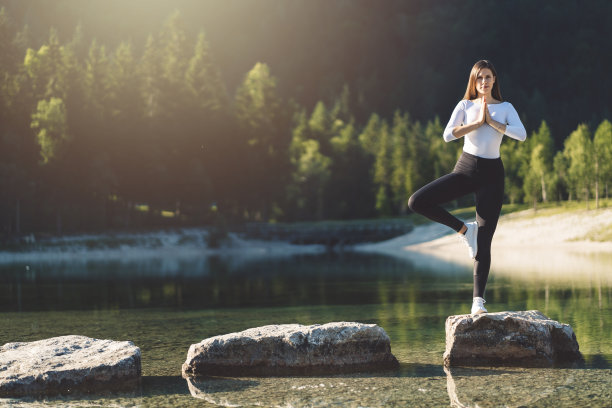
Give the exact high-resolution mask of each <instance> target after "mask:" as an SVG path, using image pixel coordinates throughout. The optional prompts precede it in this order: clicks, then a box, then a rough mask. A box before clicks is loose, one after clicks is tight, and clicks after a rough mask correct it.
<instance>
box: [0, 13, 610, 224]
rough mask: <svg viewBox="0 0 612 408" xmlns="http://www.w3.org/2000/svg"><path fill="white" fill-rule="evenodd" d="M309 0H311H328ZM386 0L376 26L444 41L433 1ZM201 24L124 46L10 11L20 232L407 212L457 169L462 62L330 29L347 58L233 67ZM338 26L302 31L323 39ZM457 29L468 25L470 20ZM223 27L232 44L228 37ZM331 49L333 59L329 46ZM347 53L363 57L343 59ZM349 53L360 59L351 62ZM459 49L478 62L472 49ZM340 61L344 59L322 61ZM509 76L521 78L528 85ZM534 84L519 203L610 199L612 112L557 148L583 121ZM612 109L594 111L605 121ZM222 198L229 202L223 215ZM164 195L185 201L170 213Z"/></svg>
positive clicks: (1, 16) (5, 164)
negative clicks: (419, 194)
mask: <svg viewBox="0 0 612 408" xmlns="http://www.w3.org/2000/svg"><path fill="white" fill-rule="evenodd" d="M298 3H299V2H298ZM298 3H296V4H297V5H295V6H294V7H295V10H299V9H301V8H304V7H306V8H309V7H314V8H315V9H316V7H318V6H310V5H306V3H303V4H302V3H299V4H298ZM279 7H280V6H279ZM381 7H383V8H385V9H386V10H387V11H388V12H389V13H391V14H389V16H388V17H390V18H385V19H381V20H380V21H379V20H377V19H378V18H379V17H376V18H375V20H376V21H373V22H372V24H374V25H375V26H376V24H381V25H380V26H377V27H378V28H380V29H382V28H385V29H386V26H390V27H394V28H393V30H395V31H394V34H393V35H394V36H397V38H398V39H399V40H398V41H400V42H402V41H405V42H406V44H404V45H406V47H407V50H408V52H415V53H419V52H423V50H421V49H420V47H426V46H427V44H429V45H432V44H435V43H436V41H438V40H436V39H435V38H433V37H427V38H426V39H425V40H424V41H425V43H423V45H418V44H416V43H414V42H413V41H412V38H413V36H411V35H410V30H411V28H410V27H421V26H422V27H428V26H429V24H431V23H430V22H428V21H430V20H428V19H426V20H419V19H416V20H415V18H416V16H417V14H419V13H416V12H414V11H411V10H409V9H408V8H405V7H407V6H403V5H400V3H397V4H395V3H394V4H392V5H386V6H381ZM454 7H458V8H461V7H460V6H454ZM502 8H503V7H502ZM341 9H342V7H341V6H339V5H331V6H329V11H330V13H332V15H336V16H337V17H338V18H339V20H338V21H339V22H347V24H346V25H343V24H341V23H339V25H336V24H334V25H330V27H332V26H334V27H335V26H337V27H336V28H337V29H340V28H339V27H344V28H342V30H346V32H345V33H346V34H347V37H345V38H349V37H350V38H353V37H354V38H353V39H356V40H359V41H362V40H364V38H365V37H363V35H364V33H365V32H369V31H364V27H363V26H362V25H361V23H355V21H360V20H359V19H358V18H357V17H358V15H359V13H361V12H363V10H361V9H360V8H359V7H355V8H353V9H351V10H352V11H351V13H339V10H341ZM400 9H401V10H400ZM424 9H426V10H425V11H423V13H424V15H425V16H426V17H427V18H429V19H430V18H433V17H437V18H440V19H442V20H444V19H445V18H447V17H445V14H444V13H442V9H446V8H445V7H439V8H438V7H437V6H436V7H434V6H426V7H424ZM291 10H294V9H293V8H292V7H289V8H287V10H286V12H287V13H289V15H290V14H291V13H293V12H294V11H295V10H294V11H291ZM342 10H345V9H342ZM394 10H395V11H394ZM398 10H400V11H401V12H400V11H398ZM345 11H346V10H345ZM395 12H400V14H397V15H396V14H393V13H395ZM334 13H339V14H334ZM352 13H356V14H354V15H353V14H352ZM415 13H416V14H415ZM345 14H346V15H345ZM393 16H395V17H397V18H395V17H393ZM400 17H401V18H400ZM266 18H268V17H266ZM270 18H271V17H270ZM266 21H270V20H266ZM383 21H384V24H383ZM432 21H433V20H432ZM416 22H418V24H417V25H416V26H415V25H414V23H416ZM348 23H351V24H348ZM189 24H191V23H188V22H187V21H186V20H184V19H183V18H182V17H181V14H180V13H178V12H176V13H172V14H171V15H170V16H169V17H168V18H167V19H166V20H165V21H164V23H163V24H162V25H161V27H160V29H159V30H158V32H153V33H152V34H150V35H148V37H146V41H145V37H141V38H140V39H138V38H136V39H135V40H134V41H132V39H131V38H130V39H129V40H128V39H124V41H121V39H118V40H119V41H115V40H113V43H112V44H117V45H116V46H114V48H113V49H111V48H108V46H107V44H111V43H110V42H108V41H105V40H104V39H103V38H99V39H98V40H92V39H91V37H87V35H89V34H88V33H90V31H89V30H90V29H91V27H88V26H87V25H85V27H86V29H84V28H83V27H82V26H80V25H79V26H76V28H75V29H74V31H73V34H72V37H71V38H68V39H67V41H65V42H64V41H62V38H64V37H62V35H59V34H58V31H56V30H54V29H51V30H48V31H47V27H36V28H35V29H34V36H33V35H32V32H31V31H30V29H28V28H27V27H26V26H24V27H22V28H21V29H20V30H19V31H17V30H18V28H17V27H15V25H14V23H13V22H12V21H11V20H10V16H9V14H8V13H7V12H6V11H5V10H3V9H0V52H1V54H2V55H3V58H2V60H1V61H0V90H1V92H0V107H1V108H2V109H0V187H1V188H2V191H3V196H2V199H0V210H1V211H3V213H4V214H9V215H7V216H6V217H5V218H3V221H2V223H1V225H0V227H2V230H3V231H17V230H21V229H23V228H21V225H22V224H23V223H22V222H21V221H19V220H18V218H19V217H23V218H24V219H25V220H26V221H25V224H23V225H26V227H25V229H26V230H47V231H51V230H57V231H59V230H62V229H63V230H74V229H79V228H87V229H91V228H123V227H128V228H130V227H140V226H154V225H168V224H169V223H171V224H173V225H176V224H181V223H187V224H192V225H193V224H199V223H208V224H210V223H212V222H213V221H214V219H215V217H217V216H223V217H224V219H227V222H228V224H229V223H234V222H242V221H245V220H262V221H266V220H280V221H282V220H287V221H289V220H295V219H301V220H316V219H351V218H368V217H373V216H377V215H378V216H395V215H404V214H406V213H407V212H408V210H407V208H406V200H407V198H408V197H409V196H410V195H411V194H412V193H414V191H416V190H417V189H418V188H420V187H421V186H423V185H424V184H426V183H428V182H430V181H432V180H434V179H435V178H438V177H440V176H442V175H444V174H446V173H448V172H450V171H452V168H453V165H454V163H455V161H456V159H457V157H458V155H459V154H460V152H461V147H462V144H463V141H462V140H459V141H454V142H451V143H446V142H444V140H443V139H442V133H443V130H444V126H443V125H444V122H443V120H444V118H445V115H443V116H442V121H441V120H440V118H439V117H438V116H434V114H435V113H436V112H446V111H448V108H449V106H450V105H452V103H451V102H452V101H450V102H449V98H451V99H452V98H456V96H452V95H451V94H449V95H447V96H444V97H442V98H440V97H438V95H437V94H436V92H435V90H436V88H435V87H437V86H441V87H442V88H443V89H446V90H447V89H452V86H456V83H457V82H458V81H459V80H461V81H463V80H464V79H465V78H457V77H454V76H452V75H447V74H448V72H451V70H450V68H449V70H448V71H447V70H446V69H447V68H444V69H442V68H441V70H440V71H439V72H438V71H437V70H426V71H424V70H423V69H422V68H421V66H428V65H427V64H428V62H431V59H427V58H425V59H423V60H422V62H420V64H421V65H420V66H419V68H418V69H417V68H415V67H414V66H413V65H410V64H413V62H410V61H409V59H406V61H403V60H402V62H401V63H397V64H384V63H381V62H380V61H382V60H385V59H388V58H391V57H392V56H391V54H392V53H389V52H388V49H386V48H385V47H384V46H381V44H391V43H392V42H385V41H382V42H380V43H378V44H375V43H376V41H375V40H373V39H369V38H368V39H367V41H365V42H363V41H362V42H359V44H361V45H363V47H365V49H367V50H369V51H367V52H369V53H370V54H363V53H361V52H358V53H355V52H353V51H354V50H351V49H349V48H346V49H345V48H344V47H343V46H342V44H341V43H334V44H330V50H331V52H332V53H334V55H336V54H338V56H339V57H340V58H338V56H336V57H335V59H334V60H333V61H334V63H333V64H329V62H330V61H331V60H330V61H327V62H326V63H321V61H317V60H316V58H315V59H313V60H312V61H311V60H308V64H307V66H308V69H304V62H302V63H301V65H300V66H299V68H300V69H299V70H297V69H296V70H295V72H299V78H295V77H294V78H293V79H291V78H292V77H291V75H294V74H293V73H292V72H293V70H292V69H289V68H287V67H288V66H287V65H283V64H284V63H285V62H286V63H292V62H291V61H292V58H287V55H291V54H290V53H285V54H284V55H283V61H282V63H281V62H279V61H278V60H276V59H275V58H276V56H274V55H268V56H267V59H266V62H265V63H264V62H258V63H256V64H255V65H254V66H253V67H252V69H250V70H249V71H248V72H246V73H241V72H240V71H239V70H240V69H241V68H240V67H241V66H242V67H244V66H248V65H245V64H242V65H241V64H239V63H238V62H236V64H235V65H232V69H228V67H227V64H228V61H229V60H230V59H231V58H229V57H228V55H231V53H230V51H228V48H223V47H222V48H221V49H222V50H223V52H222V53H221V58H219V61H220V62H221V63H222V64H225V65H219V64H218V63H217V59H215V58H214V54H213V50H212V48H213V47H211V44H209V37H208V36H207V35H205V34H204V31H203V30H201V29H197V30H191V29H190V28H191V27H189ZM329 29H332V28H329V27H328V28H325V27H323V28H321V30H320V31H321V32H323V31H326V30H329ZM334 29H335V28H334ZM211 30H213V31H212V33H214V30H215V26H214V25H211ZM362 31H363V32H362ZM192 32H193V33H199V34H197V35H195V34H194V35H192V34H191V33H192ZM296 32H297V31H296ZM321 32H319V31H317V32H313V36H312V38H306V37H304V38H302V37H300V38H299V41H305V42H306V43H308V42H309V41H311V40H312V41H314V39H315V38H319V36H320V35H322V34H321ZM343 32H344V31H343ZM59 33H60V34H61V33H63V32H62V31H60V32H59ZM207 33H208V31H207ZM64 34H65V33H64ZM370 34H371V32H370ZM379 34H380V33H379V32H377V34H376V35H377V36H378V35H379ZM456 34H457V38H459V37H460V35H461V30H459V32H457V33H456ZM583 34H584V33H583ZM288 35H289V34H288ZM291 35H293V34H291ZM351 36H352V37H351ZM340 37H342V36H340ZM340 37H338V36H331V37H329V38H333V39H334V41H336V40H337V39H338V38H340ZM443 37H444V38H447V37H446V36H443ZM587 37H588V36H587ZM210 38H211V39H212V38H214V39H215V44H213V45H216V46H218V44H219V42H220V41H225V40H223V39H220V38H219V36H218V35H211V36H210ZM393 38H395V37H393ZM440 38H442V37H440ZM453 38H454V37H453ZM37 41H38V43H37ZM351 41H352V40H351ZM482 41H484V40H482ZM223 44H227V43H223ZM315 44H319V43H315ZM419 44H420V43H419ZM361 45H360V47H361ZM292 47H293V48H292V51H294V50H295V49H301V50H302V49H304V50H305V49H307V48H308V47H306V48H300V47H297V46H292ZM315 48H316V49H317V50H318V51H317V52H318V53H320V54H321V58H323V59H324V58H327V57H326V56H325V55H328V54H327V53H328V52H329V51H328V50H327V49H324V50H322V49H321V48H320V47H315ZM360 49H361V48H360ZM345 51H346V52H348V51H351V53H350V55H351V58H348V57H347V58H343V54H342V53H343V52H345ZM574 51H575V50H574ZM255 53H256V51H253V52H250V51H249V52H245V53H244V55H242V54H241V55H239V56H236V57H235V58H237V59H236V61H238V59H240V58H243V59H244V60H245V61H246V58H247V57H248V58H251V59H249V61H252V58H253V55H260V54H255ZM362 54H363V55H362ZM261 55H263V54H261ZM232 58H234V57H232ZM304 58H307V54H306V53H305V54H304ZM317 58H319V57H317ZM353 58H356V59H353ZM393 58H394V57H393ZM344 59H346V61H349V60H350V61H352V63H351V66H350V67H349V68H347V69H340V68H339V66H341V65H342V64H344V63H345V62H346V61H344ZM232 61H234V60H233V59H232ZM270 61H272V62H273V63H270ZM389 62H391V61H389ZM396 62H397V61H396ZM470 62H473V61H471V60H470ZM458 63H459V62H458ZM460 63H461V66H462V67H463V68H465V67H464V65H466V64H467V62H466V61H463V60H462V61H460ZM249 64H252V62H249ZM372 64H373V65H372ZM402 64H408V65H402ZM438 65H439V64H435V65H431V66H438ZM328 66H333V67H334V69H333V71H334V73H333V75H332V74H329V75H327V76H326V74H324V73H321V72H322V70H325V69H327V68H326V67H328ZM400 66H403V67H405V68H406V67H407V68H406V69H404V68H400ZM271 67H272V68H274V72H278V73H279V75H281V76H280V77H279V78H280V79H277V78H276V77H275V76H273V75H272V70H271ZM373 67H375V68H376V70H374V71H372V69H373ZM517 67H518V66H517ZM517 67H506V68H507V69H508V70H509V71H507V70H506V69H504V72H509V73H508V74H506V75H507V76H509V77H510V78H514V74H516V73H517V72H518V73H520V72H522V71H521V68H520V67H519V68H517ZM455 68H456V67H455ZM587 68H588V67H587ZM587 68H580V69H587ZM453 69H454V68H453ZM589 69H590V68H589ZM237 70H238V71H237ZM517 70H518V71H517ZM338 72H342V73H343V74H342V75H340V74H338ZM453 72H454V71H453ZM585 72H586V71H585ZM222 74H223V75H222ZM225 75H227V77H228V79H226V78H224V76H225ZM241 75H244V76H243V77H242V81H240V76H241ZM585 75H586V74H585ZM582 77H583V78H585V76H582ZM287 78H289V80H287ZM503 79H504V89H512V87H511V86H506V84H508V85H510V84H511V82H509V80H508V78H507V77H505V78H503ZM530 80H531V79H529V77H527V79H526V82H529V81H530ZM226 81H227V82H226ZM296 84H299V85H296ZM434 84H435V86H434ZM281 85H282V86H281ZM451 85H452V86H451ZM525 86H528V87H529V86H531V85H529V84H526V85H525ZM561 86H563V84H561ZM530 89H531V88H530ZM408 90H409V92H408ZM521 92H524V90H523V88H522V87H517V88H516V91H515V92H514V94H513V95H512V96H511V99H512V101H513V103H515V105H516V106H517V107H520V108H521V113H523V112H525V111H527V112H529V115H530V116H529V117H524V114H523V117H524V120H525V123H526V124H527V125H528V126H527V127H528V128H530V126H531V127H533V126H534V125H537V123H538V122H539V123H540V125H539V128H538V129H537V131H535V132H532V133H531V135H530V136H529V138H528V140H527V142H525V143H518V142H516V141H514V140H510V139H508V138H505V139H504V141H503V143H502V147H501V152H502V157H503V160H504V165H505V169H506V199H507V201H510V202H512V203H517V204H518V203H521V202H529V203H530V204H533V205H536V204H537V203H539V202H543V203H542V204H541V206H545V204H544V202H545V201H550V200H553V199H554V200H563V199H565V198H567V197H568V196H569V197H570V198H575V197H579V198H586V199H588V198H589V197H590V195H591V194H593V193H594V194H595V197H596V202H599V197H600V195H604V194H605V196H608V189H609V185H610V184H611V182H612V174H611V173H612V165H611V164H610V163H612V157H611V156H612V152H611V149H612V148H611V146H612V142H611V139H612V135H611V125H610V122H608V121H607V120H606V121H602V122H601V123H600V125H599V127H598V128H597V131H596V132H595V135H594V138H593V140H592V141H591V135H590V133H589V131H588V128H587V127H586V126H581V127H579V128H578V129H577V130H576V132H574V133H572V135H571V136H570V137H569V138H568V139H567V141H566V143H565V145H564V150H562V151H561V152H555V150H554V146H555V144H556V145H557V146H560V145H561V143H560V142H561V141H562V140H563V138H564V137H565V136H566V134H565V133H562V132H556V130H555V129H559V128H560V127H561V125H559V124H558V122H559V120H560V119H564V118H558V117H555V118H553V119H555V120H549V122H548V123H550V127H549V125H548V123H547V122H545V121H543V120H542V119H545V118H547V117H548V116H547V115H546V114H545V113H546V111H545V110H544V109H545V108H544V107H543V106H544V105H546V103H544V102H543V101H546V100H547V95H546V94H545V93H543V91H541V90H538V89H536V90H534V91H530V92H529V94H528V95H523V94H522V93H521ZM228 94H233V95H234V96H235V97H234V98H233V99H232V98H229V97H228ZM568 94H570V93H568ZM293 98H296V99H293ZM445 98H446V99H445ZM415 101H417V102H418V103H415ZM567 103H568V104H570V102H567ZM398 106H402V107H403V110H402V109H398ZM569 106H570V105H567V106H566V105H563V104H561V105H559V109H560V110H561V111H563V112H565V110H564V109H569V108H568V107H569ZM306 107H308V108H306ZM373 112H379V113H373ZM409 112H410V113H409ZM559 115H561V114H559ZM432 116H434V118H433V119H430V118H431V117H432ZM563 116H569V115H563ZM599 116H601V115H599ZM599 116H597V114H595V113H594V116H592V118H594V119H592V120H593V121H594V120H599V119H598V118H599ZM292 118H293V120H291V119H292ZM590 118H591V117H590ZM566 122H567V121H566ZM590 125H592V126H594V125H595V123H594V122H592V123H590ZM572 126H575V125H574V124H573V125H572ZM551 128H552V129H553V130H555V131H553V130H551ZM593 128H594V127H593ZM566 133H567V132H566ZM553 135H554V138H553ZM555 141H556V143H555ZM40 163H43V164H44V166H43V167H41V166H40V165H39V164H40ZM43 169H44V170H43ZM74 174H78V177H74ZM211 203H215V204H214V208H217V209H218V211H220V213H222V214H219V215H215V214H216V213H215V212H213V211H212V210H211V208H213V206H212V205H211ZM142 208H146V210H143V211H138V210H137V209H142ZM162 211H164V214H171V215H172V217H169V218H163V217H160V216H159V214H162ZM13 214H14V215H13ZM68 214H70V216H69V217H68V216H67V215H68ZM162 218H163V220H162ZM161 223H164V224H161Z"/></svg>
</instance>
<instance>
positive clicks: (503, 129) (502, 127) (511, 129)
mask: <svg viewBox="0 0 612 408" xmlns="http://www.w3.org/2000/svg"><path fill="white" fill-rule="evenodd" d="M508 105H510V108H509V110H508V120H507V122H508V124H507V125H506V124H504V123H500V122H498V121H496V120H495V119H493V118H492V117H491V115H490V113H489V111H488V110H487V112H486V121H487V123H488V124H489V126H491V127H492V128H493V129H495V130H497V131H498V132H499V133H501V134H504V135H508V136H510V137H511V138H513V139H516V140H520V141H521V142H522V141H524V140H525V139H526V138H527V131H526V130H525V126H523V123H522V122H521V119H520V118H519V115H518V113H517V112H516V109H514V106H512V104H511V103H510V102H508Z"/></svg>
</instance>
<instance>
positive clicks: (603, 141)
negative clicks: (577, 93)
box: [593, 120, 612, 208]
mask: <svg viewBox="0 0 612 408" xmlns="http://www.w3.org/2000/svg"><path fill="white" fill-rule="evenodd" d="M593 152H594V155H593V156H594V159H595V160H594V163H593V166H594V173H595V208H599V191H600V184H603V187H604V191H605V193H606V198H608V186H609V184H610V182H612V123H610V121H608V120H604V121H603V122H601V123H600V124H599V126H598V127H597V130H596V131H595V136H594V137H593Z"/></svg>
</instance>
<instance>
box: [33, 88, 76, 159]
mask: <svg viewBox="0 0 612 408" xmlns="http://www.w3.org/2000/svg"><path fill="white" fill-rule="evenodd" d="M31 126H32V129H34V130H35V131H36V138H37V140H38V144H39V145H40V154H41V157H42V163H43V164H47V163H49V161H51V160H52V159H54V158H55V157H56V156H57V155H58V152H59V151H60V149H61V148H62V147H63V146H64V145H65V144H66V143H67V142H68V140H69V137H68V129H67V127H66V107H65V106H64V102H63V101H62V100H61V99H59V98H50V99H49V100H42V101H39V102H38V106H37V108H36V112H34V113H33V114H32V125H31Z"/></svg>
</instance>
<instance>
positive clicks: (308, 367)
mask: <svg viewBox="0 0 612 408" xmlns="http://www.w3.org/2000/svg"><path fill="white" fill-rule="evenodd" d="M398 364H399V363H398V361H397V359H396V358H395V357H394V356H393V354H391V344H390V340H389V336H387V333H385V331H384V330H383V329H382V328H381V327H379V326H377V325H375V324H362V323H351V322H338V323H327V324H324V325H312V326H302V325H299V324H283V325H270V326H262V327H256V328H253V329H248V330H245V331H242V332H239V333H230V334H225V335H222V336H215V337H211V338H208V339H205V340H203V341H202V342H200V343H198V344H192V345H191V347H190V348H189V352H188V353H187V360H186V361H185V363H184V364H183V376H185V377H187V376H198V375H269V374H291V373H313V372H350V371H361V370H369V369H377V368H389V367H396V366H398Z"/></svg>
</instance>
